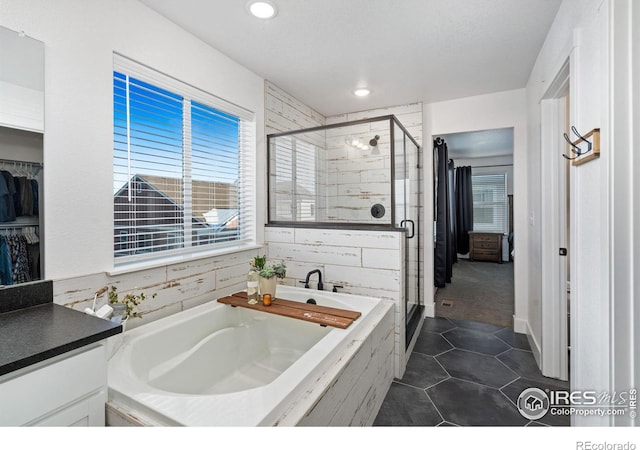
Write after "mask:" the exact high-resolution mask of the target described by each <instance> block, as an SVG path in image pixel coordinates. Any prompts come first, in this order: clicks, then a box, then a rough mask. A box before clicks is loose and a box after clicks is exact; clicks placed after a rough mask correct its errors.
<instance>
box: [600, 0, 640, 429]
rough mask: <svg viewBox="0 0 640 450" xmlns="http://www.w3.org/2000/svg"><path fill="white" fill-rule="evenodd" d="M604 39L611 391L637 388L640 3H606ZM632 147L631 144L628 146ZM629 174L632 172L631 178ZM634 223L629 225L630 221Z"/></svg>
mask: <svg viewBox="0 0 640 450" xmlns="http://www.w3.org/2000/svg"><path fill="white" fill-rule="evenodd" d="M608 13H609V15H608V19H609V20H608V25H609V27H608V33H609V34H608V36H607V38H608V39H607V41H608V42H609V43H610V46H609V55H608V61H607V62H608V67H607V70H606V75H607V77H608V85H609V88H610V91H609V97H608V99H607V100H608V102H609V104H608V108H609V116H608V118H609V121H608V128H609V130H610V133H608V134H607V135H605V137H606V141H605V142H606V148H607V149H608V150H609V151H610V152H611V154H610V164H609V167H608V170H609V174H608V181H609V183H608V187H609V208H610V214H609V230H610V233H609V246H608V247H609V258H610V261H611V264H610V267H609V280H610V281H609V289H610V292H609V295H610V300H611V303H610V322H609V324H610V329H611V344H610V345H611V348H610V353H609V358H610V363H609V366H610V374H611V387H610V390H611V392H625V391H628V390H629V389H631V388H636V389H637V388H640V358H638V355H637V351H638V350H637V349H638V348H640V332H639V331H638V330H637V326H636V324H637V323H640V308H639V307H638V305H639V302H640V292H638V291H639V289H638V282H639V281H638V280H639V278H640V240H639V239H638V237H637V235H636V233H634V226H635V227H637V226H638V223H639V222H640V200H639V195H638V189H639V186H638V181H637V179H638V177H637V173H638V171H639V170H640V162H639V158H638V155H637V152H638V148H637V147H638V142H640V125H638V118H640V100H639V99H638V90H639V89H640V58H638V56H637V55H638V52H639V51H640V45H639V44H638V39H639V37H640V33H639V31H638V27H637V26H634V25H637V24H638V23H640V5H639V4H638V2H637V1H634V0H616V1H615V2H614V1H611V2H608ZM634 146H635V148H634ZM634 174H636V175H635V176H634ZM634 224H635V225H634ZM611 423H612V424H613V425H616V426H620V425H626V426H629V425H633V424H635V425H637V424H638V419H635V421H634V420H631V419H630V417H629V415H628V414H627V415H624V416H619V417H615V418H613V419H612V420H611Z"/></svg>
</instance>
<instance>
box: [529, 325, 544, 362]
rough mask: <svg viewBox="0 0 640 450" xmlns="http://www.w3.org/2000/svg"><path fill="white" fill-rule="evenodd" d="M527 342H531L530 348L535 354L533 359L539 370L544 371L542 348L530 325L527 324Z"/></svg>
mask: <svg viewBox="0 0 640 450" xmlns="http://www.w3.org/2000/svg"><path fill="white" fill-rule="evenodd" d="M527 341H529V346H530V347H531V352H532V353H533V357H534V358H535V360H536V364H537V365H538V369H540V370H542V364H541V363H540V362H541V357H542V349H541V348H540V344H539V343H538V341H537V340H536V338H535V337H534V336H533V332H532V331H531V328H530V327H529V323H528V322H527Z"/></svg>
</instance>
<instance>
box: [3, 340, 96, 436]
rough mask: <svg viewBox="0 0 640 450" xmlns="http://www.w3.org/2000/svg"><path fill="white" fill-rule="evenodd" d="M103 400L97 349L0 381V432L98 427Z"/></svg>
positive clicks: (40, 365)
mask: <svg viewBox="0 0 640 450" xmlns="http://www.w3.org/2000/svg"><path fill="white" fill-rule="evenodd" d="M106 400H107V355H106V348H105V346H104V345H102V344H100V343H98V344H94V345H92V346H89V347H83V348H81V349H78V350H76V351H73V352H69V353H65V354H63V355H60V356H58V357H55V358H51V359H48V360H46V361H43V362H41V363H39V364H37V365H35V366H32V368H31V367H30V368H26V369H23V370H21V371H19V372H18V373H15V374H8V375H5V376H3V377H0V426H29V425H32V426H104V425H105V403H106Z"/></svg>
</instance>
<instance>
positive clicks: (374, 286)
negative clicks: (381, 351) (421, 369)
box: [265, 227, 406, 378]
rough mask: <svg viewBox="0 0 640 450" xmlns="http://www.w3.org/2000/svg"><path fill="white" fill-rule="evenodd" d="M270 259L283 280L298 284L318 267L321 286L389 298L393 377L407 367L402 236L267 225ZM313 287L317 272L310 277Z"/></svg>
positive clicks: (388, 233)
mask: <svg viewBox="0 0 640 450" xmlns="http://www.w3.org/2000/svg"><path fill="white" fill-rule="evenodd" d="M265 240H266V249H267V255H268V257H269V259H270V260H284V261H285V262H286V264H287V278H286V279H285V280H284V283H285V284H289V285H291V286H300V285H301V282H304V281H305V277H306V275H307V273H309V271H311V270H314V269H320V270H321V272H322V276H323V279H322V281H323V283H324V289H325V290H331V289H332V288H333V286H334V285H337V286H342V288H341V289H338V291H339V292H344V293H348V294H358V295H367V296H372V297H377V298H384V299H387V300H391V301H392V302H393V303H394V305H395V308H394V310H395V311H394V314H395V327H394V330H395V331H394V348H395V351H394V376H396V377H398V378H400V377H401V376H402V373H403V372H404V368H405V365H406V356H405V345H404V344H405V334H404V333H405V329H404V321H405V318H404V314H405V306H404V294H403V293H404V278H403V276H402V274H403V265H404V234H403V233H400V232H395V231H360V230H327V229H313V228H280V227H267V228H266V229H265ZM310 288H311V289H316V288H317V275H314V276H313V278H312V279H311V280H310Z"/></svg>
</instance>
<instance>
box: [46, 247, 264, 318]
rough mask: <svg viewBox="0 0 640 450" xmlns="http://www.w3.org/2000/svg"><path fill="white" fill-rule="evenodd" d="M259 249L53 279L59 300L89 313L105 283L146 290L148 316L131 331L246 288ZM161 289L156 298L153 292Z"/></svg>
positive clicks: (121, 288)
mask: <svg viewBox="0 0 640 450" xmlns="http://www.w3.org/2000/svg"><path fill="white" fill-rule="evenodd" d="M258 253H260V254H261V253H263V251H262V250H259V249H250V250H244V251H240V252H236V253H229V254H225V255H219V256H214V257H211V258H203V259H198V260H193V261H188V262H183V263H176V264H170V265H166V266H162V267H157V268H153V269H146V270H138V271H135V272H128V273H123V274H119V275H109V274H107V273H99V274H94V275H87V276H83V277H76V278H70V279H63V280H55V281H54V283H53V297H54V302H55V303H58V304H61V305H65V306H68V307H72V308H73V309H77V310H79V311H83V310H84V309H85V308H86V307H91V305H92V303H93V297H94V293H95V292H96V291H98V290H99V289H100V288H102V287H103V286H112V285H113V286H116V287H117V288H118V295H120V296H122V295H125V294H127V293H140V292H144V293H145V294H146V295H147V297H148V298H147V300H146V301H144V302H143V303H142V304H141V305H140V311H141V312H142V318H136V319H132V320H130V321H129V322H128V323H127V329H133V328H135V327H137V326H140V325H143V324H145V323H148V322H152V321H154V320H157V319H161V318H163V317H166V316H169V315H171V314H175V313H178V312H180V311H184V310H186V309H189V308H192V307H194V306H197V305H200V304H202V303H206V302H208V301H211V299H213V298H217V297H222V296H225V295H229V294H232V293H233V292H237V291H240V290H243V289H245V288H246V283H247V278H246V277H247V272H248V271H249V261H250V260H251V258H253V257H254V256H256V255H257V254H258ZM154 293H156V294H157V296H156V297H155V298H153V299H152V298H151V295H152V294H154ZM107 301H108V297H107V295H106V294H104V295H102V296H101V297H99V298H98V300H97V302H96V305H97V307H96V309H97V308H99V307H100V306H102V305H104V304H106V303H107Z"/></svg>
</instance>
